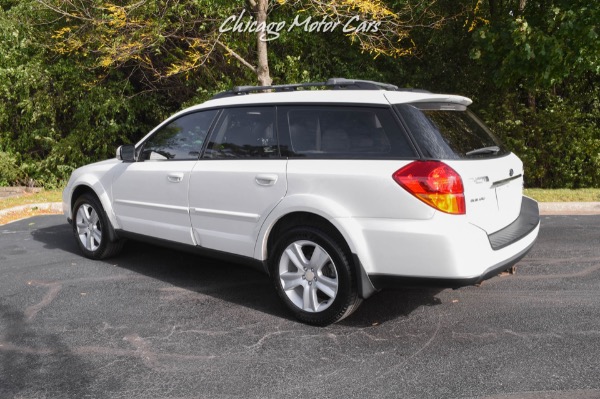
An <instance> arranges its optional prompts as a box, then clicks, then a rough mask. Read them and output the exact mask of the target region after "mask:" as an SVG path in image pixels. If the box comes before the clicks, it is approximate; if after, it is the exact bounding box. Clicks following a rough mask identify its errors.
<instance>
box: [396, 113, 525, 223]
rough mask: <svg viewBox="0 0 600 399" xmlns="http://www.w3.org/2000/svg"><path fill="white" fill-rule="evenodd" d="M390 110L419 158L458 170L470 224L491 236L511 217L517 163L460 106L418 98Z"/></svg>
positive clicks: (516, 200) (515, 209) (518, 180)
mask: <svg viewBox="0 0 600 399" xmlns="http://www.w3.org/2000/svg"><path fill="white" fill-rule="evenodd" d="M395 108H396V110H397V111H398V114H399V115H400V117H401V119H402V121H403V122H404V124H405V126H406V127H407V128H408V130H409V131H410V134H411V136H412V138H413V140H414V141H415V143H416V144H417V146H418V148H419V150H420V152H421V156H422V157H423V158H424V159H434V160H441V161H443V162H445V163H446V164H448V165H449V166H450V167H452V168H453V169H454V170H456V171H457V172H458V173H459V174H460V176H461V178H462V180H463V185H464V190H465V203H466V216H467V218H468V220H469V222H470V223H472V224H474V225H476V226H478V227H480V228H481V229H483V230H485V231H486V233H487V234H492V233H494V232H496V231H498V230H501V229H502V228H504V227H506V226H508V225H509V224H511V223H512V222H513V221H514V220H515V219H517V217H518V216H519V212H520V209H521V200H522V192H523V163H522V162H521V160H520V159H519V158H518V157H517V156H516V155H514V154H512V153H511V152H509V151H508V150H506V149H505V148H504V147H503V145H502V143H500V141H499V140H498V139H497V138H496V137H495V136H494V135H493V134H492V133H491V132H490V131H489V129H488V128H487V127H485V125H484V124H483V123H482V122H481V121H480V120H479V119H477V117H475V115H473V114H472V113H471V112H470V111H468V110H467V107H466V105H464V104H459V103H452V102H431V103H427V102H420V103H412V104H397V105H395Z"/></svg>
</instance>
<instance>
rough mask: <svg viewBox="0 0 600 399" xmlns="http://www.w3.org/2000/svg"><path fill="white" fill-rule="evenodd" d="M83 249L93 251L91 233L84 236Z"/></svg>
mask: <svg viewBox="0 0 600 399" xmlns="http://www.w3.org/2000/svg"><path fill="white" fill-rule="evenodd" d="M85 248H86V249H87V250H88V251H93V250H94V237H93V235H92V232H89V233H87V235H86V236H85Z"/></svg>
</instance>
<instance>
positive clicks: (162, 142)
mask: <svg viewBox="0 0 600 399" xmlns="http://www.w3.org/2000/svg"><path fill="white" fill-rule="evenodd" d="M217 112H218V111H217V110H211V111H202V112H195V113H193V114H187V115H184V116H182V117H180V118H177V119H176V120H174V121H172V122H170V123H169V124H167V125H166V126H163V127H162V128H160V129H159V130H158V131H157V132H156V133H155V134H153V135H152V136H151V137H150V138H149V139H148V140H147V141H146V142H145V143H144V145H143V147H142V152H141V157H140V159H141V160H143V161H149V160H150V161H159V160H194V159H198V157H199V156H200V152H201V151H202V146H203V145H204V142H205V141H206V136H207V135H208V131H209V129H210V126H211V124H212V122H213V120H214V119H215V116H216V115H217Z"/></svg>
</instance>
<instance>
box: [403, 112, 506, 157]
mask: <svg viewBox="0 0 600 399" xmlns="http://www.w3.org/2000/svg"><path fill="white" fill-rule="evenodd" d="M396 109H397V110H398V111H399V112H400V115H401V116H402V119H403V120H404V122H405V123H406V124H407V126H408V128H409V130H410V132H411V133H412V136H413V137H414V139H415V141H416V142H417V145H418V146H419V148H420V149H421V151H422V152H423V155H424V156H425V157H426V158H434V159H473V158H489V157H497V156H502V155H506V154H508V151H507V150H506V149H505V148H504V147H503V145H502V144H501V143H500V141H499V140H498V139H497V138H496V137H495V136H494V135H493V133H492V132H491V131H490V130H489V129H488V128H487V127H486V126H485V125H484V124H483V122H481V121H480V120H479V119H478V118H477V117H476V116H475V115H474V114H473V113H472V112H470V111H468V110H467V107H465V106H464V105H460V104H450V103H415V104H398V105H396Z"/></svg>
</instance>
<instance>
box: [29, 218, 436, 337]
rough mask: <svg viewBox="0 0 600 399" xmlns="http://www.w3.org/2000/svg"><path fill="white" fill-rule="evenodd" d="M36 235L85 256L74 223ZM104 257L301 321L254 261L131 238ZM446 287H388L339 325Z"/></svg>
mask: <svg viewBox="0 0 600 399" xmlns="http://www.w3.org/2000/svg"><path fill="white" fill-rule="evenodd" d="M31 234H32V236H33V238H34V239H35V240H37V241H40V242H42V243H43V244H44V246H45V248H48V249H58V250H62V251H66V252H69V253H72V254H74V255H75V256H77V257H81V256H82V255H81V253H80V251H79V248H78V247H77V244H76V242H75V239H74V238H73V235H72V232H71V227H70V226H69V225H68V224H64V225H58V226H49V227H43V228H39V229H37V230H34V231H32V233H31ZM90 262H93V261H90ZM101 262H103V263H106V264H110V265H111V266H113V265H116V266H118V267H121V268H123V269H127V270H129V271H132V272H135V273H137V274H140V275H143V276H147V277H150V278H152V279H157V280H160V281H163V282H166V283H168V284H170V285H172V286H174V287H178V288H181V289H184V290H187V291H190V292H197V293H200V294H202V295H209V296H212V297H214V298H218V299H220V300H223V301H227V302H230V303H235V304H236V305H241V306H245V307H248V308H251V309H254V310H257V311H259V312H263V313H266V314H269V315H272V316H276V317H278V318H285V319H288V320H295V319H294V318H293V317H292V316H291V315H290V313H289V312H288V311H287V310H286V309H285V308H284V306H283V305H282V304H281V303H280V300H279V298H278V296H277V293H276V292H275V289H274V288H273V286H272V284H271V281H270V279H269V277H268V276H267V275H266V274H264V273H262V272H259V271H257V270H255V269H253V268H250V267H248V266H244V265H239V264H235V263H230V262H225V261H221V260H215V259H211V258H207V257H203V256H200V255H197V254H195V253H188V252H182V251H177V250H173V249H170V248H165V247H160V246H156V245H151V244H146V243H142V242H136V241H128V242H127V243H126V245H125V247H124V249H123V252H121V253H120V254H119V255H117V256H116V257H114V258H110V259H107V260H105V261H101ZM78 263H79V262H78ZM440 291H441V289H439V288H407V289H403V290H389V291H383V292H380V293H377V294H375V295H373V296H372V297H371V298H369V299H368V300H365V301H363V303H362V304H361V305H360V307H359V308H358V309H357V310H356V311H355V312H354V313H353V314H352V315H351V316H349V317H348V318H347V319H344V320H343V321H342V322H340V323H339V324H341V325H347V326H357V327H368V326H375V325H381V324H383V323H385V322H386V321H389V320H394V319H398V318H402V317H407V316H409V315H410V313H411V312H413V311H414V310H415V309H417V308H419V307H422V306H434V305H437V304H439V303H440V300H439V299H438V298H437V297H436V295H437V294H438V293H439V292H440Z"/></svg>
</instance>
